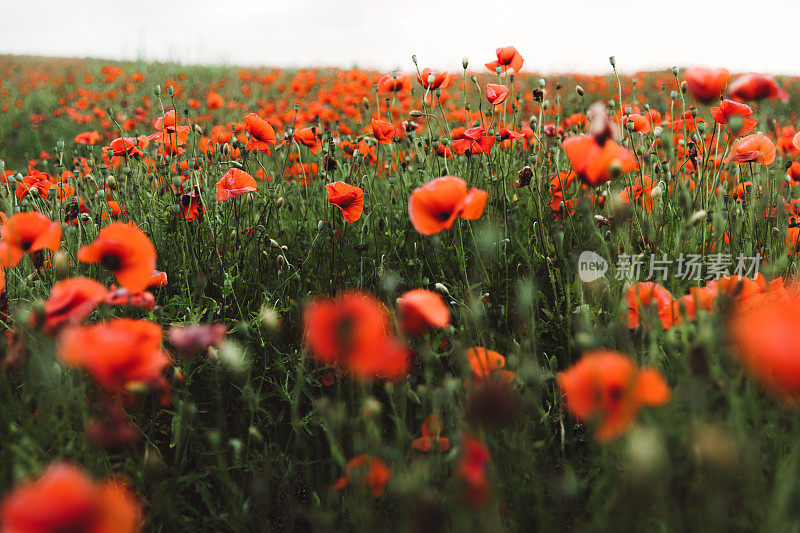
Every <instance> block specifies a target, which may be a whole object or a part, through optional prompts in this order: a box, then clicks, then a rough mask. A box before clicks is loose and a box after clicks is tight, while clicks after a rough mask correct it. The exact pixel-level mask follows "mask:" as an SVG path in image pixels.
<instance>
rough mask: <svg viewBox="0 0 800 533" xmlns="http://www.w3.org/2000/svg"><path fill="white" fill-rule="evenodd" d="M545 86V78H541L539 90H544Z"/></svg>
mask: <svg viewBox="0 0 800 533" xmlns="http://www.w3.org/2000/svg"><path fill="white" fill-rule="evenodd" d="M545 85H546V82H545V81H544V78H539V88H541V89H544V86H545Z"/></svg>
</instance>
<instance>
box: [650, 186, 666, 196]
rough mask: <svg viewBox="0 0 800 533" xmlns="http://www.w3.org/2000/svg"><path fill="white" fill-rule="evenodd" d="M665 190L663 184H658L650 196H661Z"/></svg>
mask: <svg viewBox="0 0 800 533" xmlns="http://www.w3.org/2000/svg"><path fill="white" fill-rule="evenodd" d="M663 192H664V189H662V188H661V185H656V186H655V187H653V189H652V190H651V191H650V197H651V198H659V197H660V196H661V194H662V193H663Z"/></svg>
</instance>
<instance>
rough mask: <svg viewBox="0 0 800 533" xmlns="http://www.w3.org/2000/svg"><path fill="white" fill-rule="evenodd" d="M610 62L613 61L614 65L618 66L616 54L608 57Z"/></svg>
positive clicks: (612, 64)
mask: <svg viewBox="0 0 800 533" xmlns="http://www.w3.org/2000/svg"><path fill="white" fill-rule="evenodd" d="M608 62H609V63H611V66H612V67H616V66H617V58H616V57H614V56H611V57H609V58H608Z"/></svg>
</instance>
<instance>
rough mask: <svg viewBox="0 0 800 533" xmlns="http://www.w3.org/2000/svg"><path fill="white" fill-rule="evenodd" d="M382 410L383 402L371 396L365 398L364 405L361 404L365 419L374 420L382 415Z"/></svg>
mask: <svg viewBox="0 0 800 533" xmlns="http://www.w3.org/2000/svg"><path fill="white" fill-rule="evenodd" d="M382 410H383V406H382V405H381V402H379V401H378V400H376V399H375V398H373V397H371V396H370V397H369V398H367V399H366V400H364V405H362V406H361V416H362V417H363V418H364V419H365V420H372V419H374V418H375V417H377V416H378V415H380V414H381V411H382Z"/></svg>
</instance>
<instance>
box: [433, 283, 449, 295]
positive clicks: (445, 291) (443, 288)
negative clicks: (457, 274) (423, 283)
mask: <svg viewBox="0 0 800 533" xmlns="http://www.w3.org/2000/svg"><path fill="white" fill-rule="evenodd" d="M433 288H434V289H436V290H437V291H438V292H440V293H442V294H450V290H449V289H448V288H447V287H446V286H445V285H444V283H437V284H436V285H434V286H433Z"/></svg>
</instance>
